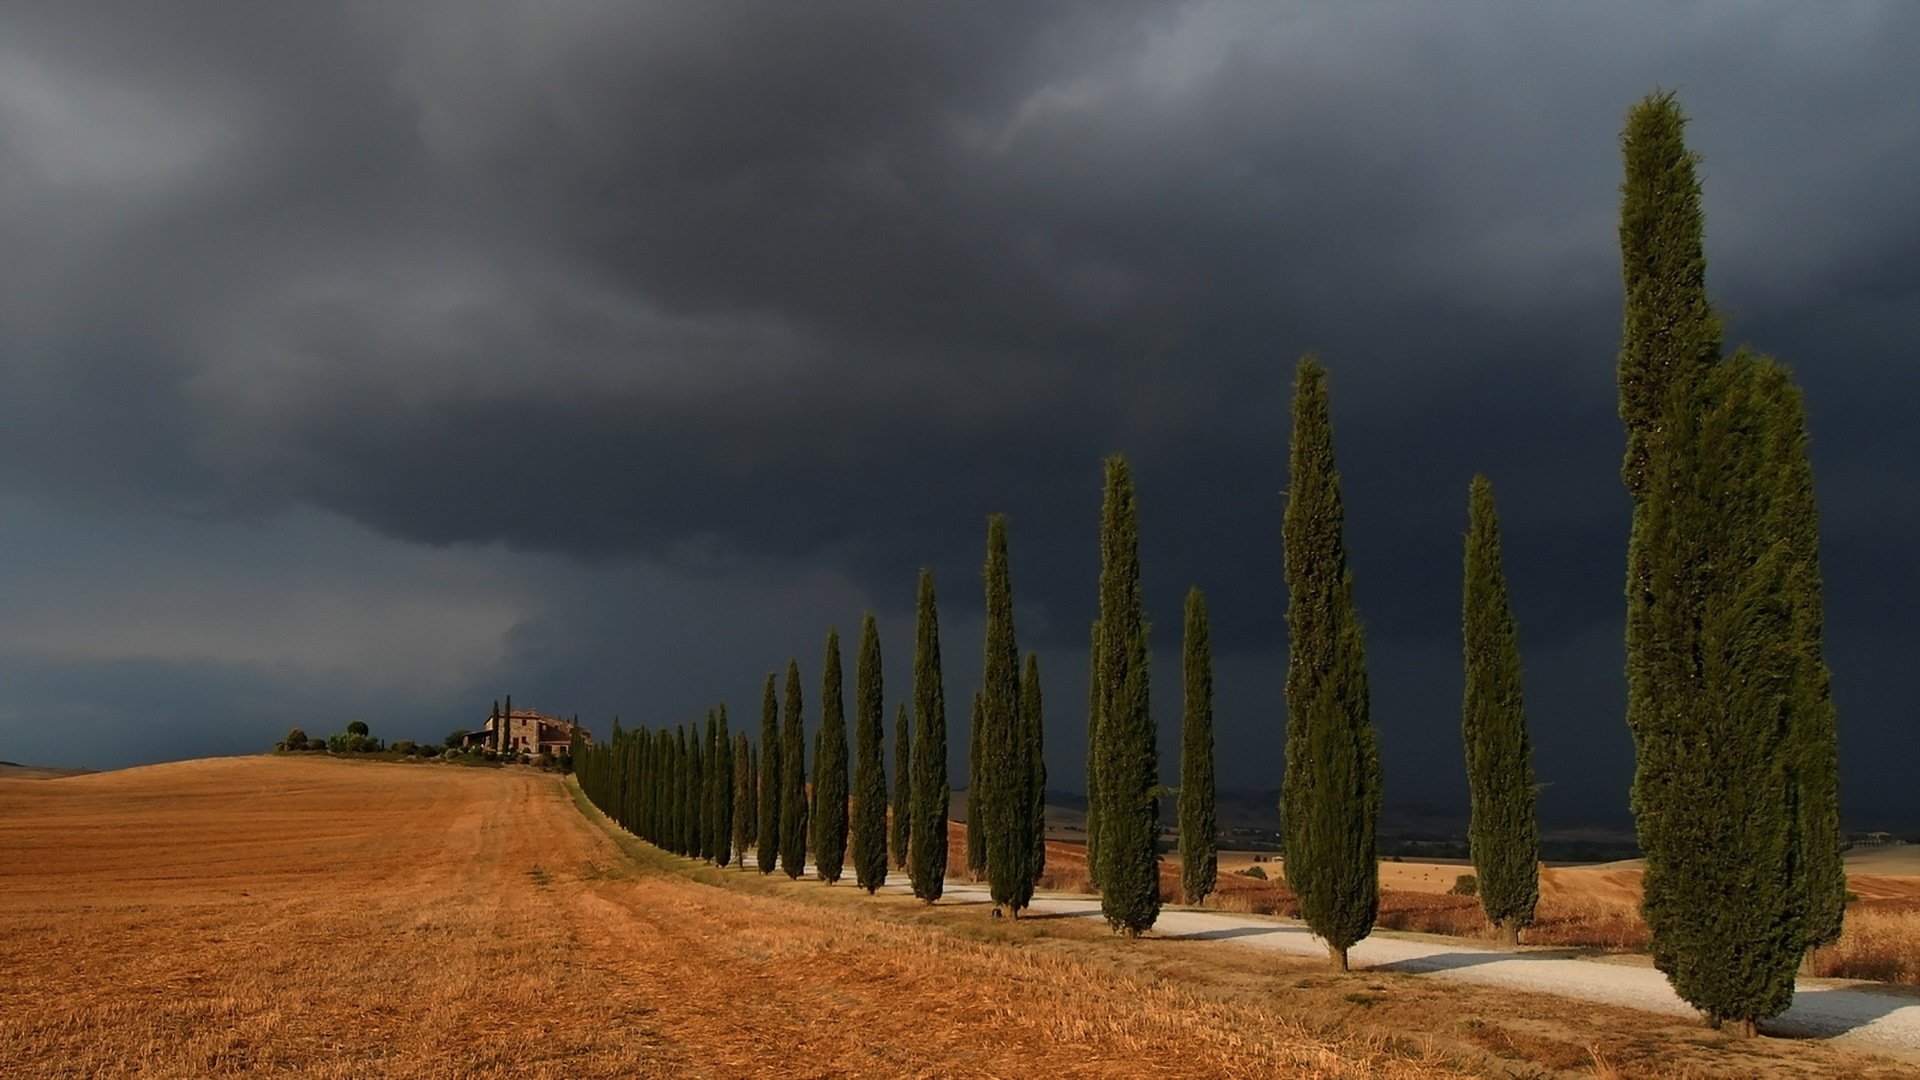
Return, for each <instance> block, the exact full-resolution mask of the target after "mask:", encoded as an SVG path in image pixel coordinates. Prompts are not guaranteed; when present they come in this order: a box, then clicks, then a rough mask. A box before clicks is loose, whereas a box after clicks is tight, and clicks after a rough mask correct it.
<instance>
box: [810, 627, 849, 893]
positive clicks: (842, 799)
mask: <svg viewBox="0 0 1920 1080" xmlns="http://www.w3.org/2000/svg"><path fill="white" fill-rule="evenodd" d="M841 688H842V682H841V667H840V631H838V630H828V631H827V660H826V666H825V669H824V670H823V671H822V672H821V675H820V731H819V733H818V735H817V736H816V738H817V740H818V743H819V749H818V752H817V753H815V754H814V761H813V869H814V873H815V874H817V875H819V877H820V880H821V881H824V882H826V883H827V884H829V885H832V884H834V883H836V882H838V881H839V880H840V875H841V873H842V872H843V871H844V870H845V869H846V863H847V710H846V705H845V703H844V701H843V699H842V696H841Z"/></svg>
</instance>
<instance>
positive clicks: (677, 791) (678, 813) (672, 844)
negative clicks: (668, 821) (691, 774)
mask: <svg viewBox="0 0 1920 1080" xmlns="http://www.w3.org/2000/svg"><path fill="white" fill-rule="evenodd" d="M690 764H692V758H691V755H689V754H688V753H687V728H686V725H684V724H675V725H674V745H673V810H672V813H673V828H672V830H671V832H670V833H669V835H668V838H667V839H668V844H667V850H669V851H672V852H674V853H675V854H678V855H685V854H686V853H687V840H688V838H690V837H691V836H692V835H693V822H691V821H689V820H687V818H688V814H687V786H688V785H687V766H689V765H690Z"/></svg>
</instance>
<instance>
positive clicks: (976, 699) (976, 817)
mask: <svg viewBox="0 0 1920 1080" xmlns="http://www.w3.org/2000/svg"><path fill="white" fill-rule="evenodd" d="M984 727H985V725H984V724H983V723H982V722H981V720H980V691H978V690H975V691H974V692H973V712H972V714H971V716H970V719H969V720H968V721H967V732H968V738H967V828H966V833H965V835H966V838H967V876H968V877H969V878H971V879H973V880H974V881H979V880H980V879H981V878H983V877H985V876H987V830H986V825H987V797H986V793H985V792H984V791H983V790H982V789H981V785H980V770H981V768H982V764H981V760H980V736H981V735H982V734H983V729H984Z"/></svg>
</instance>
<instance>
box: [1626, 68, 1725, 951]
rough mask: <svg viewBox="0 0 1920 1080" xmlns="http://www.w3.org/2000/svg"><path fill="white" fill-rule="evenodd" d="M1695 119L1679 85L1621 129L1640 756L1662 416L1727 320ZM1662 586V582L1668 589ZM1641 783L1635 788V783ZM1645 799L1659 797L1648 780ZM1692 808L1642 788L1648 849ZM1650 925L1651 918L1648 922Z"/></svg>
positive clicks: (1630, 719) (1650, 700) (1644, 748)
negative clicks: (1690, 143)
mask: <svg viewBox="0 0 1920 1080" xmlns="http://www.w3.org/2000/svg"><path fill="white" fill-rule="evenodd" d="M1685 130H1686V117H1684V116H1683V115H1682V114H1681V112H1680V105H1679V103H1678V102H1677V101H1675V100H1674V97H1673V95H1672V94H1671V93H1655V94H1651V95H1649V96H1647V97H1646V98H1644V99H1642V100H1641V101H1640V102H1639V103H1638V104H1636V105H1635V106H1634V107H1633V108H1632V109H1631V110H1630V111H1629V112H1628V114H1627V124H1626V128H1625V130H1623V131H1622V132H1621V136H1620V148H1621V155H1622V158H1623V159H1624V165H1625V167H1624V178H1623V179H1622V181H1621V185H1620V230H1619V234H1620V273H1621V282H1622V286H1623V289H1624V293H1625V305H1624V315H1623V318H1622V326H1621V337H1620V358H1619V364H1618V379H1619V386H1620V419H1621V422H1622V423H1623V424H1624V426H1625V428H1626V454H1625V457H1624V459H1623V461H1622V463H1621V469H1620V475H1621V479H1622V480H1623V481H1624V482H1625V484H1626V487H1627V493H1628V494H1629V495H1630V496H1631V497H1632V499H1633V531H1632V533H1631V535H1630V539H1629V541H1628V547H1627V589H1626V592H1627V619H1626V639H1627V640H1626V645H1627V670H1626V674H1627V728H1628V730H1629V731H1630V732H1631V733H1632V735H1633V739H1634V746H1635V753H1636V758H1637V759H1640V760H1641V761H1642V766H1643V767H1644V762H1645V759H1646V758H1647V757H1648V755H1649V754H1657V753H1658V750H1657V748H1656V747H1654V746H1652V745H1648V742H1647V739H1646V737H1645V736H1644V732H1645V731H1646V730H1647V727H1648V725H1649V724H1650V723H1652V722H1654V720H1655V718H1657V717H1658V716H1659V715H1660V714H1661V713H1662V712H1663V711H1665V706H1664V705H1663V704H1662V702H1661V700H1660V696H1661V694H1662V692H1663V690H1664V689H1665V688H1664V687H1663V686H1662V685H1661V684H1660V682H1659V680H1658V679H1657V678H1656V675H1655V669H1656V664H1657V659H1658V656H1659V654H1660V653H1661V651H1662V650H1663V649H1664V648H1665V646H1664V645H1663V644H1662V643H1661V642H1659V641H1658V640H1656V639H1655V635H1654V633H1653V628H1652V625H1651V622H1650V619H1651V610H1652V604H1653V602H1654V600H1655V593H1656V591H1657V590H1656V588H1655V584H1656V579H1655V577H1654V566H1653V563H1652V562H1651V561H1650V555H1649V549H1648V542H1649V540H1648V538H1649V531H1648V525H1647V518H1648V515H1649V514H1650V513H1651V512H1652V509H1653V507H1652V504H1654V503H1657V502H1661V501H1663V500H1666V499H1669V498H1671V495H1670V494H1669V493H1666V492H1662V491H1660V490H1659V489H1657V488H1655V487H1654V486H1653V485H1652V483H1651V480H1650V477H1651V474H1652V472H1653V471H1654V469H1655V468H1656V466H1657V464H1658V461H1659V458H1660V456H1661V454H1662V453H1664V452H1665V450H1666V446H1667V444H1668V442H1669V441H1670V439H1669V436H1670V432H1669V431H1668V429H1667V426H1666V424H1665V418H1666V416H1667V414H1668V413H1669V412H1670V411H1671V410H1672V408H1673V402H1674V399H1676V398H1678V399H1679V401H1680V402H1682V403H1683V404H1682V405H1681V406H1680V408H1681V409H1683V410H1684V409H1686V408H1689V407H1690V406H1689V405H1688V404H1685V403H1690V402H1692V401H1693V400H1694V393H1695V391H1696V388H1697V386H1698V384H1699V382H1700V381H1701V380H1702V379H1703V378H1704V377H1705V376H1706V374H1707V372H1708V371H1709V370H1710V369H1711V368H1712V366H1713V364H1714V362H1715V361H1716V360H1718V359H1719V356H1720V320H1719V318H1718V316H1716V315H1715V314H1714V311H1713V305H1712V304H1711V303H1710V301H1709V300H1708V297H1707V285H1706V267H1707V259H1706V247H1705V243H1704V240H1703V236H1704V233H1705V221H1706V218H1705V215H1704V213H1703V212H1702V209H1701V202H1700V180H1699V178H1698V176H1697V175H1696V172H1695V166H1696V165H1697V164H1698V163H1699V158H1698V156H1697V155H1695V154H1694V153H1693V152H1692V151H1690V150H1688V149H1687V145H1686V138H1685ZM1664 587H1665V586H1663V588H1664ZM1636 791H1637V789H1636ZM1646 794H1647V795H1648V796H1652V795H1653V794H1654V792H1653V789H1651V788H1649V789H1648V791H1647V792H1646ZM1687 812H1688V809H1687V807H1685V806H1684V805H1681V804H1678V803H1674V804H1670V803H1669V802H1668V801H1666V800H1663V799H1659V798H1652V797H1649V798H1641V797H1640V795H1639V794H1638V793H1636V795H1635V797H1634V823H1635V827H1636V829H1637V831H1638V833H1639V836H1640V846H1641V849H1642V850H1643V851H1645V850H1649V847H1650V846H1651V847H1660V846H1662V841H1663V838H1664V837H1665V836H1666V835H1667V829H1666V825H1665V822H1666V819H1667V818H1668V817H1669V816H1670V815H1671V814H1674V813H1680V814H1682V815H1684V814H1686V813H1687ZM1650 925H1651V921H1650Z"/></svg>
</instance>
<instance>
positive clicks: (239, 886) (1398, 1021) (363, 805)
mask: <svg viewBox="0 0 1920 1080" xmlns="http://www.w3.org/2000/svg"><path fill="white" fill-rule="evenodd" d="M715 883H723V884H724V887H720V888H716V887H715ZM0 927H4V928H5V933H4V934H0V975H3V976H4V980H5V985H4V988H3V990H4V993H0V1076H6V1077H95V1076H130V1075H139V1076H153V1077H174V1076H179V1077H185V1076H219V1075H233V1074H239V1073H247V1074H253V1073H262V1074H275V1073H278V1074H283V1075H299V1076H313V1077H365V1076H398V1077H468V1076H481V1077H489V1076H500V1077H504V1076H514V1077H521V1076H526V1077H613V1076H665V1075H671V1076H714V1077H731V1076H744V1075H782V1076H820V1077H827V1076H901V1075H920V1076H1007V1077H1011V1076H1088V1077H1092V1076H1150V1075H1173V1074H1177V1075H1186V1076H1276V1075H1284V1076H1302V1077H1361V1076H1386V1077H1395V1076H1404V1077H1427V1076H1455V1075H1513V1074H1515V1072H1514V1070H1516V1069H1517V1070H1519V1072H1518V1075H1529V1076H1595V1075H1598V1076H1678V1075H1697V1076H1749V1075H1762V1074H1767V1075H1776V1074H1777V1075H1802V1076H1829V1075H1857V1076H1895V1075H1902V1074H1903V1073H1904V1070H1903V1069H1902V1068H1901V1067H1899V1066H1896V1065H1892V1064H1890V1063H1886V1062H1882V1061H1877V1060H1875V1059H1872V1058H1868V1057H1863V1056H1860V1055H1857V1054H1854V1053H1852V1052H1850V1051H1847V1050H1844V1049H1841V1048H1838V1047H1832V1046H1827V1045H1822V1044H1817V1043H1798V1044H1795V1043H1775V1042H1774V1041H1773V1040H1756V1041H1754V1042H1753V1043H1750V1044H1748V1045H1744V1046H1743V1045H1738V1044H1731V1043H1728V1042H1727V1041H1726V1040H1724V1039H1720V1038H1718V1037H1717V1036H1715V1035H1714V1034H1713V1033H1710V1032H1706V1031H1704V1030H1702V1029H1699V1028H1697V1027H1694V1026H1691V1025H1687V1024H1684V1023H1676V1022H1673V1021H1670V1020H1666V1019H1664V1018H1658V1017H1649V1016H1646V1015H1645V1014H1639V1013H1632V1012H1628V1011H1625V1010H1614V1009H1605V1008H1595V1007H1593V1006H1589V1005H1582V1004H1572V1003H1566V1002H1560V1001H1557V1000H1539V999H1528V998H1523V997H1519V996H1516V995H1513V994H1510V993H1502V992H1497V991H1492V990H1485V989H1478V988H1473V987H1467V986H1461V985H1451V984H1446V983H1442V982H1439V981H1435V980H1422V979H1419V978H1416V977H1412V976H1380V975H1373V976H1369V975H1368V974H1367V973H1365V972H1358V973H1355V974H1353V975H1349V976H1342V975H1335V974H1332V973H1329V972H1326V971H1325V970H1324V968H1322V967H1321V966H1319V965H1317V964H1314V963H1311V962H1308V961H1295V960H1292V959H1289V958H1274V957H1268V956H1256V955H1254V954H1253V953H1251V952H1249V951H1245V950H1240V949H1234V948H1221V947H1217V946H1214V945H1211V944H1210V943H1196V942H1181V941H1174V940H1155V941H1143V942H1137V943H1131V944H1128V943H1124V942H1120V941H1118V940H1116V939H1114V938H1111V937H1110V936H1108V935H1106V934H1105V933H1104V932H1103V931H1101V930H1100V929H1099V928H1098V927H1094V926H1089V925H1086V924H1085V923H1084V922H1079V923H1077V924H1076V923H1075V921H1073V920H1066V921H1046V920H1037V919H1036V920H1022V921H1021V922H1020V923H1018V924H1009V923H1008V922H1006V921H1004V920H1003V921H1000V922H990V921H989V920H987V919H986V918H985V917H984V914H983V913H982V911H981V909H980V908H978V907H975V908H971V909H969V908H968V907H966V906H965V905H944V904H943V905H941V906H939V907H936V908H934V909H931V910H929V909H925V908H922V907H921V906H919V905H918V904H916V903H914V902H913V901H911V900H910V899H905V898H889V897H886V896H882V897H879V898H870V897H866V896H864V895H861V894H858V893H857V892H856V891H855V890H854V889H852V888H850V887H848V886H847V885H841V886H838V887H835V888H826V887H823V886H820V885H818V884H815V883H811V882H798V883H795V882H787V881H785V880H784V878H780V879H778V880H774V879H764V878H761V877H760V875H758V874H754V873H742V872H739V871H724V872H723V871H718V870H713V869H711V868H705V869H700V868H696V867H695V866H694V865H693V864H691V863H689V862H687V861H685V860H679V859H673V858H671V857H668V856H665V855H663V854H661V853H659V852H657V851H654V850H653V849H650V848H647V847H645V846H644V845H640V844H638V843H637V842H634V841H632V840H631V839H630V838H624V837H618V836H615V835H613V834H612V833H611V832H610V831H609V830H608V829H607V828H606V827H605V824H604V822H603V821H600V820H595V819H594V818H591V817H589V816H586V815H583V814H582V813H581V812H580V811H579V809H578V808H577V806H576V804H575V801H574V799H573V796H572V794H571V789H570V788H569V787H567V786H566V785H564V784H563V783H562V782H561V781H560V780H559V779H557V778H555V777H553V776H550V775H543V774H539V773H534V772H530V771H526V770H518V769H514V770H491V769H466V768H458V767H450V766H429V765H419V766H407V765H397V764H383V763H359V762H344V761H335V760H328V759H315V758H305V757H301V758H278V757H258V758H229V759H215V760H208V761H194V762H180V763H175V764H170V765H162V766H154V767H149V768H143V769H134V770H128V771H125V772H119V773H104V774H97V775H92V776H85V777H74V778H68V779H59V780H6V781H0ZM1676 1055H1678V1056H1676Z"/></svg>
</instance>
